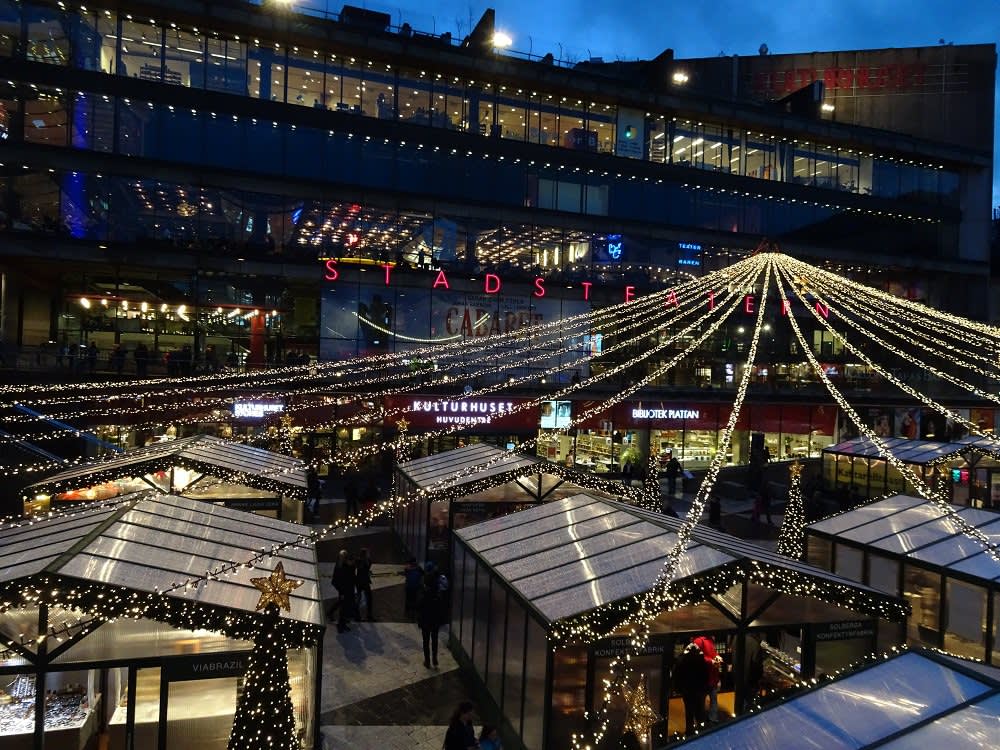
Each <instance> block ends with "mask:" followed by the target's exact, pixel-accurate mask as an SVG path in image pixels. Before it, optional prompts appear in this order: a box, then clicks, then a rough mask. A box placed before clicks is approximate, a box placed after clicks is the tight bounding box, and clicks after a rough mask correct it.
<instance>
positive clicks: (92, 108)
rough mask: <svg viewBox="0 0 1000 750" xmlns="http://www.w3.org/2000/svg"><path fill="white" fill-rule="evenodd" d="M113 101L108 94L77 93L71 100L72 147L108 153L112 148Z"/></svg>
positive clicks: (113, 127) (113, 131) (113, 129)
mask: <svg viewBox="0 0 1000 750" xmlns="http://www.w3.org/2000/svg"><path fill="white" fill-rule="evenodd" d="M114 133H115V103H114V101H113V100H112V99H111V97H109V96H102V95H99V94H84V93H78V94H77V95H76V97H75V98H74V100H73V128H72V138H73V141H72V145H73V148H81V149H87V150H90V151H103V152H106V153H109V152H110V151H111V150H112V149H113V148H114Z"/></svg>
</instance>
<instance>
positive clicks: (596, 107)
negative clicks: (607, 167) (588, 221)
mask: <svg viewBox="0 0 1000 750" xmlns="http://www.w3.org/2000/svg"><path fill="white" fill-rule="evenodd" d="M617 115H618V108H617V107H614V106H612V105H610V104H596V103H594V102H591V104H590V108H589V110H588V114H587V123H588V129H589V130H592V131H593V132H595V133H597V150H598V151H599V152H601V153H602V154H613V153H614V152H615V118H616V117H617ZM588 213H590V212H588Z"/></svg>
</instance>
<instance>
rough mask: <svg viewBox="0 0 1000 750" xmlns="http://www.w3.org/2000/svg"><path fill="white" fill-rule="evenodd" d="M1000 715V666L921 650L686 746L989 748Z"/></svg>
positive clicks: (738, 749)
mask: <svg viewBox="0 0 1000 750" xmlns="http://www.w3.org/2000/svg"><path fill="white" fill-rule="evenodd" d="M998 716H1000V670H996V669H990V668H988V667H983V666H982V665H980V664H976V663H974V662H967V661H964V660H962V659H954V658H949V657H947V656H944V655H942V654H936V653H933V652H931V651H927V650H923V649H919V650H913V651H907V652H904V653H901V654H897V655H894V656H892V657H891V658H888V659H885V660H883V661H879V662H877V663H874V664H872V665H870V666H867V667H863V668H860V669H858V670H855V671H851V672H846V673H845V674H844V675H842V676H841V677H839V678H837V679H836V680H833V681H830V682H823V683H820V684H819V685H818V686H816V687H814V688H812V689H810V690H808V691H806V692H803V693H801V694H799V695H796V696H795V697H793V698H790V699H789V700H787V701H785V702H783V703H782V704H781V705H778V706H773V707H770V708H767V709H765V710H763V711H760V712H758V713H754V714H750V715H748V716H745V717H742V718H741V719H740V720H738V721H734V722H732V723H730V724H726V725H725V726H722V727H719V728H717V729H715V730H712V731H709V732H708V733H706V734H705V735H704V736H701V737H695V738H694V739H691V740H688V741H687V742H686V743H684V747H685V749H686V750H715V749H716V748H717V749H718V750H761V749H762V748H768V750H785V749H786V748H787V749H788V750H798V749H799V748H802V747H806V746H808V747H816V748H845V747H853V748H861V747H879V748H884V749H885V750H905V749H906V748H931V747H947V748H949V750H982V748H984V747H996V746H997V742H998V739H1000V725H998V720H997V717H998ZM803 738H808V740H807V742H806V743H804V740H803Z"/></svg>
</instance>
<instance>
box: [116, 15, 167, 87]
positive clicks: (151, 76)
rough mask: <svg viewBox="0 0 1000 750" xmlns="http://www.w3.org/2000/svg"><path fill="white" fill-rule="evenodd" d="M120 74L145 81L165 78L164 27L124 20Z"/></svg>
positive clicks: (118, 70) (119, 63)
mask: <svg viewBox="0 0 1000 750" xmlns="http://www.w3.org/2000/svg"><path fill="white" fill-rule="evenodd" d="M116 72H117V73H118V75H120V76H127V77H129V78H139V79H141V80H143V81H162V80H163V29H162V28H161V27H159V26H155V25H152V24H145V23H136V22H135V21H127V20H125V21H122V37H121V57H120V59H119V62H118V69H117V71H116Z"/></svg>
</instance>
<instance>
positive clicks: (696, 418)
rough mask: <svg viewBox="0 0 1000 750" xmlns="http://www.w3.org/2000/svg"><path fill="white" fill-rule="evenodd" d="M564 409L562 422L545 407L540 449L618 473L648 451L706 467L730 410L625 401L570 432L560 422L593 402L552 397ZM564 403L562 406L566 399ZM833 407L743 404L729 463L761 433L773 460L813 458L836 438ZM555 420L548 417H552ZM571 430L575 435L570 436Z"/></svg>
mask: <svg viewBox="0 0 1000 750" xmlns="http://www.w3.org/2000/svg"><path fill="white" fill-rule="evenodd" d="M548 403H551V404H553V405H554V407H553V412H554V413H556V414H559V413H561V412H560V409H561V410H562V411H564V412H566V416H565V419H563V420H562V423H561V424H557V423H553V424H549V425H547V424H546V420H545V412H544V409H543V413H542V421H541V426H540V429H539V433H538V455H540V456H544V457H545V458H548V459H549V460H551V461H558V462H560V463H564V464H566V465H574V466H579V467H581V468H584V469H586V470H588V471H593V472H595V473H599V474H603V473H617V472H620V471H621V470H622V467H623V466H624V464H625V463H627V462H631V463H632V464H633V465H642V464H643V463H644V462H645V461H646V459H648V458H649V456H650V455H651V454H652V455H657V456H660V457H662V458H663V461H664V462H665V461H666V458H667V457H669V456H671V455H673V456H675V457H676V458H677V460H678V461H680V463H681V466H682V467H684V468H685V469H687V470H698V469H705V468H707V467H708V466H709V464H710V463H711V462H712V459H713V458H714V457H715V454H716V452H717V451H718V446H719V436H720V435H721V433H722V432H723V431H724V430H725V428H726V424H727V422H728V420H729V417H730V414H731V413H732V409H731V407H730V406H729V404H723V403H710V402H698V401H680V400H678V401H645V400H644V401H628V402H623V403H621V404H618V405H616V406H614V407H610V408H608V409H607V410H606V411H604V412H602V413H599V414H595V415H592V416H590V417H588V418H586V419H582V420H580V421H579V424H578V425H577V429H576V430H575V431H570V432H569V433H562V432H559V428H561V427H567V426H568V425H569V424H570V420H571V417H570V413H572V420H574V421H575V420H577V419H578V418H579V417H581V416H582V415H584V414H588V413H589V410H590V409H591V408H593V407H594V406H596V405H597V402H590V401H573V402H569V401H565V402H563V401H553V402H548ZM564 404H565V405H566V406H563V405H564ZM836 413H837V410H836V409H835V408H834V407H832V406H810V405H802V404H748V405H746V406H744V408H743V411H742V412H741V413H740V415H739V417H738V419H737V422H736V428H735V430H734V432H733V439H732V442H731V444H730V447H729V452H728V453H727V454H726V464H745V463H747V462H748V461H749V456H750V435H751V433H762V434H763V436H764V437H763V439H764V445H766V446H767V448H768V450H769V451H770V455H771V457H772V458H773V459H795V458H807V457H817V456H819V455H820V452H821V451H822V450H823V448H825V447H826V446H828V445H830V444H832V443H833V435H834V430H835V427H836ZM555 421H557V420H553V422H555ZM574 433H575V435H574Z"/></svg>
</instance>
